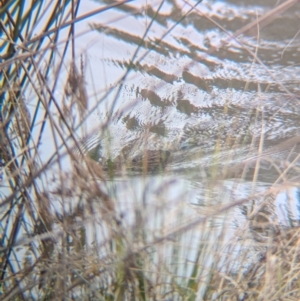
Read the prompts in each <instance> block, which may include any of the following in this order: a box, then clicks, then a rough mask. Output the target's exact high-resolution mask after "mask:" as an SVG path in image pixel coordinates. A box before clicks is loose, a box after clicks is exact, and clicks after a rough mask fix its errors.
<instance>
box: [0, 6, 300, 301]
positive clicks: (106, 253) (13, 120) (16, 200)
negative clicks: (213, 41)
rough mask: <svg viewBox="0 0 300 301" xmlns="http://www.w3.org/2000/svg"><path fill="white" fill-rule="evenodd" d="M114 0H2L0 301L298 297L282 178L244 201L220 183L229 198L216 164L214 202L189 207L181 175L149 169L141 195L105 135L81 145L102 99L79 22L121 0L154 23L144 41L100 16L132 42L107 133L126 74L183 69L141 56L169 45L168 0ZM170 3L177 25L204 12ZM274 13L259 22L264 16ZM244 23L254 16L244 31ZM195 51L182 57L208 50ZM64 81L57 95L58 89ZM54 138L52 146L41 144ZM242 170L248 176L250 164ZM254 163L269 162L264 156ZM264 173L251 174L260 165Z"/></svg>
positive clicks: (151, 96) (293, 230) (157, 102)
mask: <svg viewBox="0 0 300 301" xmlns="http://www.w3.org/2000/svg"><path fill="white" fill-rule="evenodd" d="M105 2H107V6H105V7H103V8H99V10H97V11H93V12H91V13H90V14H86V15H84V16H78V10H79V5H82V4H83V3H81V1H49V3H45V1H39V0H37V1H22V0H19V1H1V2H0V3H1V6H0V14H1V30H2V35H1V62H0V68H1V92H0V93H1V98H0V111H1V116H0V118H1V126H0V163H1V168H2V173H1V179H2V185H1V224H0V226H1V246H0V250H1V254H0V259H1V261H0V266H1V268H0V294H1V300H299V296H300V290H299V271H300V269H299V268H300V267H299V258H298V257H299V255H298V254H299V237H300V236H299V235H300V234H299V228H298V224H297V221H294V220H292V218H290V225H289V227H282V226H280V225H279V224H278V223H277V222H276V220H275V218H274V215H273V211H272V206H273V203H274V199H275V198H276V197H277V195H278V194H279V193H280V192H281V191H282V189H283V188H282V187H280V188H278V187H277V186H276V187H275V186H274V187H272V186H271V187H270V188H269V189H267V190H264V191H263V192H261V193H256V194H252V195H251V196H250V197H245V198H235V199H234V198H233V197H232V195H231V194H226V193H225V192H224V191H222V192H223V193H221V196H220V191H218V187H217V186H215V181H216V180H217V173H218V167H216V166H215V167H213V168H212V169H211V170H210V173H211V177H210V178H208V179H206V182H205V183H206V184H207V185H206V187H205V189H204V191H205V194H206V195H205V196H204V197H203V195H201V196H200V197H199V200H198V201H199V203H200V204H201V202H202V203H205V206H204V207H203V208H202V207H201V206H197V207H195V208H196V209H194V207H193V208H192V209H191V208H190V207H191V206H189V205H187V204H183V202H182V199H184V197H183V196H182V195H180V196H174V199H172V202H171V203H168V202H167V200H168V199H167V198H166V195H167V193H168V192H167V191H176V189H177V185H178V183H179V181H177V180H176V179H175V180H174V179H173V178H172V179H169V178H168V177H167V178H163V176H164V172H163V171H162V170H160V172H161V175H158V176H157V178H156V181H155V179H154V180H153V179H152V178H151V177H149V178H148V177H146V172H141V174H142V175H141V178H142V180H143V181H145V182H144V183H145V186H143V188H144V190H143V191H142V193H141V196H138V195H137V194H136V195H134V194H131V193H130V191H131V188H132V187H133V185H134V184H133V183H134V180H135V179H134V178H133V179H132V178H129V179H128V182H125V183H123V184H124V186H122V185H123V184H122V183H121V184H120V183H119V182H118V181H116V182H115V181H114V180H115V179H114V174H113V175H110V176H111V177H109V175H108V174H107V173H106V172H104V171H103V168H102V167H101V165H100V164H99V162H98V161H99V143H98V144H97V143H96V144H93V145H92V147H91V146H90V145H88V142H86V145H82V141H81V140H80V139H79V138H78V137H79V136H80V135H79V131H80V130H82V132H83V133H84V134H85V131H88V129H86V128H84V125H85V122H86V120H88V118H89V117H90V116H91V114H92V113H93V109H94V108H91V106H90V104H89V98H90V95H89V93H90V91H88V90H87V85H86V82H85V81H86V74H85V72H86V71H85V66H84V59H83V58H81V59H78V56H77V53H76V38H77V36H76V32H75V28H76V26H75V25H76V24H77V23H78V22H79V21H80V20H82V19H84V18H88V17H89V16H91V15H95V14H99V15H100V16H101V13H102V12H103V11H105V10H110V9H113V8H114V7H118V9H120V10H121V11H123V12H126V13H128V15H133V16H135V17H140V16H143V15H146V17H147V18H149V20H150V21H149V23H148V27H147V30H146V31H145V34H144V35H143V36H142V37H141V38H137V37H135V36H134V35H132V34H131V33H126V32H120V31H118V30H116V29H114V28H110V26H109V25H103V24H101V25H99V24H94V25H93V26H92V27H93V28H94V29H96V30H97V31H98V32H105V34H106V35H111V36H114V37H117V38H118V39H120V37H121V39H123V40H124V41H126V42H130V43H132V44H134V45H135V47H136V48H135V51H134V53H133V54H132V56H131V59H130V61H115V62H114V64H116V65H119V66H121V68H123V69H124V70H125V72H124V74H123V76H122V77H121V79H120V81H119V82H118V85H116V90H117V92H116V94H115V95H116V96H115V98H114V100H113V101H112V103H110V108H109V111H108V112H107V114H106V115H107V116H106V117H107V119H106V123H105V125H104V126H103V127H102V128H101V129H99V131H101V132H100V136H101V135H102V134H103V136H104V133H105V132H107V131H109V122H110V120H111V119H112V115H113V114H112V113H113V111H114V108H115V106H116V105H117V100H118V97H119V96H120V93H121V90H122V88H123V87H124V83H126V79H127V77H128V75H129V72H130V71H132V70H137V71H139V72H141V73H143V72H145V70H146V69H147V70H148V72H149V74H151V75H153V76H156V77H158V78H160V79H161V82H162V83H164V82H168V83H170V82H173V81H176V80H177V76H176V75H175V74H174V75H173V74H168V73H167V72H163V71H162V70H159V68H154V67H153V68H148V67H149V66H147V65H146V64H142V63H141V62H142V57H140V56H138V54H139V52H140V51H141V50H142V49H143V48H147V51H146V52H145V53H144V54H143V55H144V56H146V55H148V54H149V53H150V52H151V51H153V50H155V51H157V52H159V53H165V52H166V51H167V52H168V51H172V47H171V45H170V44H168V43H167V42H166V41H165V38H166V37H167V35H168V34H169V33H170V32H171V31H172V29H173V27H172V28H168V30H166V33H165V34H164V35H163V36H162V37H161V38H160V39H157V40H151V39H147V34H148V33H149V31H150V29H151V25H152V23H153V22H158V23H160V24H163V25H166V21H165V16H164V15H163V14H162V13H161V12H160V9H161V7H162V5H163V2H162V3H161V6H158V8H157V9H156V10H154V9H153V8H152V6H148V7H147V9H146V10H144V13H142V12H141V11H140V10H139V9H138V8H136V7H135V6H130V5H128V4H126V2H129V1H124V3H123V2H122V3H121V2H120V3H115V2H114V3H111V2H110V1H102V3H105ZM169 2H170V5H172V6H173V7H174V10H173V14H172V15H171V16H170V18H172V19H173V21H174V27H175V26H176V25H177V24H179V23H182V22H183V23H184V22H185V19H186V18H187V16H190V14H192V13H195V12H197V17H199V16H200V17H203V18H204V16H203V15H201V14H200V13H199V11H197V9H196V7H197V5H198V4H199V2H197V3H196V4H194V5H193V6H189V9H188V11H187V12H186V13H182V11H181V10H180V9H178V7H177V4H176V2H175V1H169ZM287 2H288V4H290V5H293V4H294V2H295V1H287ZM284 9H287V6H284V7H283V6H280V9H278V8H277V9H274V11H272V12H273V14H268V18H269V17H270V16H274V15H275V13H278V11H280V12H282V10H284ZM268 18H262V19H259V20H258V21H256V23H255V24H254V23H253V24H254V25H257V24H258V23H259V24H261V23H260V22H263V24H264V25H266V22H267V21H266V20H268ZM205 22H214V21H213V20H206V21H205ZM251 24H252V23H251ZM253 24H252V25H251V26H250V29H251V28H252V27H254V25H253ZM224 30H225V29H224ZM248 30H249V26H248V27H245V28H244V31H243V30H241V31H239V32H238V34H241V33H243V32H247V31H248ZM237 36H238V35H236V36H234V37H233V36H230V37H229V38H228V39H234V38H237ZM182 42H183V43H185V42H186V41H182ZM227 42H228V41H227ZM194 46H195V45H194ZM247 49H248V48H247ZM173 50H174V49H173ZM248 50H249V49H248ZM176 51H177V50H176V49H175V50H174V52H176ZM213 51H216V49H212V48H211V49H209V50H208V52H210V53H213ZM196 52H197V51H195V52H193V51H186V52H185V53H183V55H186V56H188V57H189V58H190V59H191V60H200V59H201V58H200V57H199V56H197V54H196ZM248 52H249V53H250V55H252V56H253V60H256V61H257V62H259V63H261V64H262V62H260V60H259V59H258V57H257V56H256V55H255V53H253V52H252V51H251V50H249V51H248ZM166 57H168V54H167V53H166ZM70 58H71V59H70ZM137 58H139V59H138V60H137ZM68 61H71V62H68ZM154 65H155V64H154ZM266 68H267V67H266ZM267 69H268V68H267ZM66 70H67V72H66ZM66 73H67V76H66V75H65V74H66ZM183 78H184V80H185V81H186V82H187V83H190V84H193V85H195V86H196V87H198V88H200V89H203V90H204V91H206V92H210V87H209V83H207V82H204V83H203V82H202V81H201V80H200V79H199V78H197V77H195V76H194V75H192V74H190V73H189V72H188V71H186V70H185V71H184V72H183ZM61 82H63V86H64V89H61V87H60V86H61ZM276 83H277V84H278V85H279V86H282V84H281V83H280V82H278V81H277V80H276ZM238 84H240V83H238ZM247 87H248V86H247ZM114 88H115V87H114ZM283 88H284V89H286V87H285V86H283ZM62 90H63V92H62V93H61V94H62V96H61V97H59V98H58V97H57V93H56V92H58V91H60V92H61V91H62ZM111 90H112V89H108V91H106V92H107V93H104V96H103V97H102V100H103V99H105V97H108V96H109V94H110V92H111ZM289 94H291V93H289ZM141 95H142V96H143V98H145V99H148V100H149V101H150V103H151V105H153V106H155V107H164V106H166V107H167V106H168V105H169V106H171V105H172V104H170V103H169V102H168V101H167V100H164V99H162V98H160V97H159V96H158V95H157V94H156V93H155V92H153V91H151V90H147V89H143V90H142V91H141ZM128 108H129V110H130V109H131V107H130V105H129V107H128ZM177 109H178V110H179V111H180V112H182V113H184V114H186V115H188V116H190V115H191V114H192V113H194V112H195V111H196V108H195V107H194V106H193V105H192V104H190V103H189V101H186V100H184V99H183V100H182V101H181V102H180V103H178V104H177ZM253 115H255V114H253ZM121 117H124V120H125V123H126V124H127V126H128V127H130V126H131V127H134V126H135V120H133V121H132V120H131V123H130V122H129V121H128V120H130V118H127V119H126V118H125V117H127V116H121ZM256 117H257V116H255V118H256ZM151 130H152V131H154V130H155V131H161V130H162V131H164V128H163V129H162V127H159V126H158V127H156V128H153V127H152V128H151ZM102 131H103V133H102ZM98 142H99V141H98ZM260 142H261V141H260ZM260 142H259V143H258V145H256V146H257V148H258V153H259V154H260V151H261V150H260V149H259V147H260V145H261V143H262V142H261V143H260ZM240 143H241V144H242V142H240ZM297 143H298V142H297V141H296V142H295V141H294V144H297ZM83 144H84V143H83ZM45 145H47V147H44V146H45ZM95 145H96V146H95ZM85 146H86V148H87V149H85ZM45 149H47V150H48V153H47V152H46V153H42V152H41V150H45ZM215 152H216V153H218V152H219V150H218V148H217V147H216V148H215ZM257 162H258V161H257ZM215 165H217V164H215ZM66 166H67V167H66ZM223 167H224V166H222V168H223ZM225 167H226V166H225ZM290 168H291V167H290V166H289V167H288V168H287V169H290ZM223 169H224V168H223ZM229 169H230V168H228V170H229ZM237 169H242V173H239V175H240V177H242V176H244V173H245V170H244V165H243V164H241V165H239V166H237V168H236V170H237ZM254 169H256V170H258V169H259V166H258V163H257V165H255V167H254ZM287 169H286V170H284V171H282V172H281V176H282V178H285V176H286V174H287V173H288V170H287ZM295 170H297V168H296V167H295ZM229 171H230V170H229ZM166 174H167V173H166ZM241 174H242V176H241ZM254 175H255V176H253V178H252V180H253V185H255V182H256V179H257V176H258V175H257V174H256V173H255V172H254ZM281 176H280V177H281ZM154 178H155V177H154ZM282 178H280V179H282ZM297 179H299V177H297ZM278 182H279V181H278ZM126 185H128V186H126ZM147 185H148V186H147ZM237 186H238V185H237ZM153 187H155V189H154V191H155V193H152V194H151V193H150V192H149V191H152V190H151V189H152V188H153ZM199 195H200V194H199ZM217 195H218V197H217ZM218 198H219V199H218ZM217 199H218V202H217ZM216 203H217V205H216ZM128 204H130V205H128ZM198 205H199V204H198ZM197 210H198V212H197ZM234 210H238V211H242V212H243V214H244V216H247V219H246V223H245V225H237V227H236V229H235V231H234V236H233V237H231V238H228V236H227V230H228V229H227V228H228V219H231V217H230V216H232V214H234V213H233V212H236V211H234ZM171 217H172V218H171ZM217 226H218V227H217ZM216 229H218V230H216Z"/></svg>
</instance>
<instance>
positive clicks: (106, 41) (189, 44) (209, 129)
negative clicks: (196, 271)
mask: <svg viewBox="0 0 300 301" xmlns="http://www.w3.org/2000/svg"><path fill="white" fill-rule="evenodd" d="M287 2H289V4H290V8H288V6H287V5H286V6H282V9H280V10H278V9H277V10H275V9H274V8H275V6H276V5H277V4H279V3H278V2H277V1H264V2H263V3H262V2H261V1H251V2H249V1H247V2H246V3H243V2H241V1H203V2H202V3H200V4H199V5H198V6H197V7H196V8H195V9H194V10H192V11H190V12H189V10H190V9H191V5H195V3H196V2H195V1H194V2H191V1H190V2H189V1H187V2H183V1H167V2H165V3H164V4H163V5H162V7H161V8H160V10H159V11H158V12H157V17H156V19H155V20H154V22H153V23H151V21H152V17H150V16H153V14H154V12H155V11H156V10H157V9H158V7H159V4H160V2H157V3H155V2H153V3H151V6H149V7H146V6H145V3H144V2H142V1H140V2H135V3H129V4H128V5H127V4H126V5H123V6H120V7H119V8H118V9H116V10H112V11H110V12H109V13H107V14H105V13H104V14H103V15H101V20H98V19H93V21H92V27H93V28H94V29H95V30H96V33H95V32H94V34H95V38H94V47H91V48H89V49H88V50H87V51H86V57H87V58H88V59H87V64H88V66H89V68H90V69H91V71H92V75H91V76H92V78H93V81H94V82H95V84H94V85H93V89H94V90H90V93H91V94H92V95H94V100H93V101H91V102H90V107H91V108H94V116H93V119H92V120H93V121H92V122H90V123H89V122H88V126H87V127H88V128H92V130H91V131H90V133H91V134H90V135H88V137H87V138H84V139H85V140H84V141H85V142H84V143H83V144H84V145H85V146H87V149H88V150H92V149H93V148H95V149H96V153H97V155H98V159H99V160H100V161H101V160H103V158H105V159H107V158H111V159H112V160H113V159H114V158H116V157H117V156H119V155H120V153H122V151H123V150H124V148H126V151H127V154H128V156H132V157H134V156H136V155H139V154H141V153H143V152H145V150H160V149H164V150H168V151H170V152H171V156H170V159H169V161H168V164H167V167H166V169H165V171H164V173H163V174H159V175H157V176H155V175H152V176H151V177H148V176H146V177H145V175H142V174H135V176H134V178H131V177H130V173H128V171H126V170H123V177H122V176H120V175H119V176H120V177H118V179H116V180H115V181H116V186H115V187H114V189H113V191H114V193H116V195H117V196H116V197H115V198H116V199H117V200H125V199H126V200H130V201H128V202H127V205H128V204H130V205H129V208H127V209H123V211H122V210H121V211H122V212H123V216H127V218H128V220H129V221H130V220H131V221H132V224H134V217H133V216H131V214H132V213H133V212H134V210H135V209H134V208H137V207H138V208H140V207H139V206H142V207H141V208H140V209H139V210H140V211H141V212H143V210H146V212H147V214H148V215H147V220H148V221H149V229H152V230H153V229H155V225H156V220H157V218H158V219H159V220H160V221H161V220H165V221H168V223H169V224H170V225H171V226H166V225H165V224H164V223H160V224H159V226H157V229H165V230H164V231H165V232H164V233H168V231H169V230H170V228H169V227H171V228H173V227H176V226H177V227H179V226H180V224H181V222H182V219H183V220H185V218H188V217H189V216H191V214H192V213H191V212H192V211H193V212H194V213H195V212H196V215H197V217H196V218H200V217H203V216H204V217H205V216H206V215H207V214H208V212H212V211H211V210H213V209H214V208H216V206H223V205H224V204H225V205H226V204H228V203H229V204H230V203H232V204H234V203H235V202H241V205H242V206H233V208H231V209H230V210H229V211H226V213H225V214H222V215H221V217H220V219H219V218H217V217H216V218H215V219H213V220H214V221H213V223H215V225H218V226H214V229H216V232H215V235H212V236H211V237H213V238H211V239H210V241H209V242H208V244H214V239H215V238H216V237H217V236H218V233H219V231H221V230H222V229H225V228H226V229H227V230H226V234H224V233H223V232H222V231H221V232H222V233H223V234H222V235H224V236H225V237H226V238H225V239H224V240H223V243H224V244H223V246H222V247H221V248H225V249H226V245H227V246H228V245H230V244H232V245H234V244H236V241H235V243H233V242H232V240H235V239H236V237H238V234H237V233H238V232H239V231H241V232H242V233H244V234H243V235H245V232H243V231H246V232H247V231H248V232H249V233H248V234H249V237H251V239H250V241H251V240H253V241H255V238H253V235H252V234H251V231H250V230H249V229H250V228H251V225H249V220H248V218H247V215H249V214H250V212H251V211H252V210H253V211H255V210H258V211H259V209H255V208H256V206H258V208H259V206H261V203H262V202H263V203H265V202H266V196H268V195H272V197H273V204H274V205H275V209H274V208H273V207H272V208H273V209H272V210H271V207H269V209H270V211H271V213H270V214H271V215H272V218H276V219H277V220H278V222H279V224H282V225H286V226H291V224H292V223H293V222H292V221H295V220H298V216H299V207H298V201H299V200H298V197H297V183H298V181H299V172H298V171H299V158H298V153H299V145H298V144H299V142H300V140H299V137H300V136H299V133H300V130H299V129H300V127H299V125H300V118H299V114H300V108H299V96H298V93H299V84H298V83H299V75H300V74H299V72H300V71H299V68H298V65H299V63H300V57H299V53H300V52H299V47H300V44H299V39H298V38H297V35H298V31H299V24H298V23H299V22H298V19H299V13H298V11H299V10H298V8H299V6H300V4H299V3H296V1H287ZM272 9H274V12H273V14H272V16H273V17H272V18H273V20H271V19H272V18H271V17H269V18H267V20H262V22H261V23H260V24H259V25H255V26H252V27H251V28H246V27H245V26H247V25H248V24H251V22H255V21H256V20H259V18H260V17H261V16H263V15H265V14H266V13H268V12H270V11H271V10H272ZM244 28H245V30H244V31H243V30H242V29H244ZM239 30H241V32H240V34H239V35H238V36H235V37H234V38H233V36H234V35H235V34H236V33H237V32H239ZM145 33H146V34H145ZM144 34H145V36H144V37H143V35H144ZM96 36H97V38H96ZM96 41H97V42H96ZM135 51H136V53H135ZM129 66H130V71H129V72H128V73H127V70H128V68H129ZM96 74H97V75H96ZM125 74H126V76H125V77H124V75H125ZM122 78H123V80H122V81H121V82H120V81H119V80H120V79H122ZM87 82H88V84H89V85H91V84H90V83H91V82H90V80H87ZM91 87H92V85H91ZM110 89H111V90H110ZM106 91H109V94H105V92H106ZM99 93H100V94H101V93H102V94H101V95H104V96H103V97H101V96H99V95H100V94H99ZM95 120H96V121H95ZM97 121H98V122H99V125H95V122H97ZM97 127H98V128H101V129H102V130H101V131H100V132H97ZM95 132H96V133H95ZM99 143H100V146H101V147H100V148H99ZM128 176H129V178H128ZM170 179H171V180H170ZM155 183H159V185H160V188H159V189H158V188H157V186H156V185H155ZM174 183H175V184H174ZM179 183H181V184H179ZM182 183H184V184H183V185H182ZM124 187H127V188H124ZM163 187H168V189H167V192H166V191H164V189H163ZM129 188H130V189H129ZM157 189H158V191H159V192H157ZM162 190H163V192H162ZM145 195H146V196H147V197H146V199H148V198H149V200H151V201H149V202H150V204H151V205H149V204H148V203H147V201H145ZM133 200H134V201H133ZM141 200H143V205H141ZM162 200H163V201H162ZM241 200H244V201H241ZM253 200H255V201H254V203H253ZM124 202H125V203H126V201H124ZM157 203H159V204H160V205H158V204H157ZM137 204H139V205H137ZM146 204H147V205H146ZM162 204H163V205H162ZM284 204H285V205H284ZM136 206H137V207H136ZM144 206H146V208H147V209H145V207H144ZM157 206H159V208H160V210H162V212H161V218H159V217H158V216H160V215H159V214H158V213H157V210H156V208H157ZM182 206H185V209H182ZM121 207H122V206H121ZM246 207H247V208H248V209H247V210H248V211H247V210H246V211H247V213H245V211H243V210H244V209H245V208H246ZM162 208H164V210H165V209H166V208H168V210H169V211H170V212H177V210H178V208H180V209H179V210H180V211H181V218H182V219H179V220H180V222H179V220H178V215H177V214H175V215H173V214H168V213H166V212H165V211H164V210H163V209H162ZM288 208H289V209H288ZM242 209H243V210H242ZM168 210H167V212H168ZM130 212H131V213H130ZM128 216H131V218H129V217H128ZM176 221H177V222H178V223H177V224H176ZM174 223H175V224H174ZM200 224H201V227H200V228H201V230H199V228H198V227H195V228H194V229H192V230H191V231H192V232H191V233H192V234H191V235H192V236H193V235H196V237H197V238H195V237H194V239H192V240H191V241H192V242H191V241H189V239H190V237H189V235H188V234H187V233H188V232H187V233H186V236H185V238H184V242H183V245H189V246H190V248H189V251H188V253H187V254H185V260H192V261H193V260H194V259H195V258H196V254H195V253H194V252H193V249H195V250H198V247H197V242H198V241H199V239H200V238H199V236H197V235H198V234H197V233H199V231H200V232H202V233H203V231H205V229H209V231H211V229H212V228H211V227H210V226H208V224H207V223H206V222H205V223H200ZM174 225H176V226H174ZM241 229H243V230H241ZM245 229H246V230H245ZM247 229H248V230H247ZM149 232H151V231H149ZM151 233H152V232H151ZM154 233H155V231H154ZM210 233H211V232H210ZM220 235H221V234H220ZM254 236H255V235H254ZM202 238H203V237H202ZM153 239H154V240H155V238H153ZM149 240H150V241H151V239H149ZM253 241H252V242H253ZM241 248H243V246H241V245H238V244H237V246H236V247H235V252H233V253H234V254H236V253H239V252H241ZM225 249H224V250H225ZM216 252H217V251H216ZM206 261H207V264H208V266H209V265H210V264H212V263H213V260H212V258H210V259H207V260H206ZM185 272H186V271H185ZM181 273H182V274H183V271H181ZM187 274H188V273H187Z"/></svg>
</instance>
